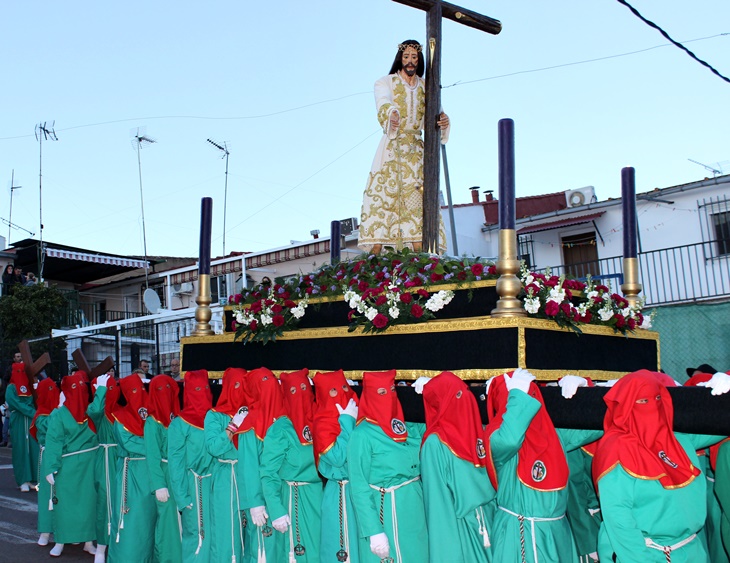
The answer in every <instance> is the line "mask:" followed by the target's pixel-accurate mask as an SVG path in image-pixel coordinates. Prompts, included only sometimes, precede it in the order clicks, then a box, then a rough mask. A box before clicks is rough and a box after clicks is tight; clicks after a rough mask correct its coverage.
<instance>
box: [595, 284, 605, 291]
mask: <svg viewBox="0 0 730 563" xmlns="http://www.w3.org/2000/svg"><path fill="white" fill-rule="evenodd" d="M595 289H596V291H598V292H600V293H608V287H606V286H605V285H597V286H596V288H595Z"/></svg>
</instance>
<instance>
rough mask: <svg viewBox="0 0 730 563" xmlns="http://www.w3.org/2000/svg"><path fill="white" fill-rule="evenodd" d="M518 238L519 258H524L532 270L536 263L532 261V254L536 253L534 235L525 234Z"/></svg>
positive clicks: (528, 267)
mask: <svg viewBox="0 0 730 563" xmlns="http://www.w3.org/2000/svg"><path fill="white" fill-rule="evenodd" d="M517 240H518V243H517V259H518V260H524V261H525V266H526V267H527V269H528V270H531V269H532V268H533V267H534V264H533V263H532V256H533V255H534V253H535V249H534V247H533V241H532V235H523V236H521V237H517Z"/></svg>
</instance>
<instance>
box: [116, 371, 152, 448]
mask: <svg viewBox="0 0 730 563" xmlns="http://www.w3.org/2000/svg"><path fill="white" fill-rule="evenodd" d="M119 387H120V388H121V395H122V397H124V400H125V401H126V403H127V404H126V405H124V406H122V405H117V406H116V408H115V409H114V419H115V420H116V421H117V422H119V424H121V425H122V426H124V429H125V430H127V432H130V433H132V434H134V435H135V436H144V422H145V420H147V414H148V412H147V391H145V389H144V384H143V383H142V380H141V379H140V378H139V377H137V376H136V375H128V376H127V377H123V378H122V379H121V380H120V381H119Z"/></svg>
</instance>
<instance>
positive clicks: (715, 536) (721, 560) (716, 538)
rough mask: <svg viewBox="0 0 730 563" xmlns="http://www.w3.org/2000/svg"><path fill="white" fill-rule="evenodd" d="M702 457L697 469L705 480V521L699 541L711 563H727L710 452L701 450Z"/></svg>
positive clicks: (699, 456)
mask: <svg viewBox="0 0 730 563" xmlns="http://www.w3.org/2000/svg"><path fill="white" fill-rule="evenodd" d="M703 451H704V452H705V454H704V455H699V454H698V456H697V458H698V459H699V463H700V465H699V469H700V470H701V471H702V475H703V476H704V477H705V479H706V480H707V519H706V520H705V527H704V528H703V529H702V533H701V539H702V541H703V543H704V544H705V549H706V550H707V553H709V554H710V561H712V563H728V556H727V554H726V553H725V548H724V547H723V545H722V533H721V522H722V509H721V508H720V503H719V502H718V499H717V496H716V495H715V472H714V471H713V470H712V467H710V452H709V450H703Z"/></svg>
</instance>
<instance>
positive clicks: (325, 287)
mask: <svg viewBox="0 0 730 563" xmlns="http://www.w3.org/2000/svg"><path fill="white" fill-rule="evenodd" d="M319 290H320V291H321V292H322V293H324V292H325V291H327V286H326V285H320V286H319Z"/></svg>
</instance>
